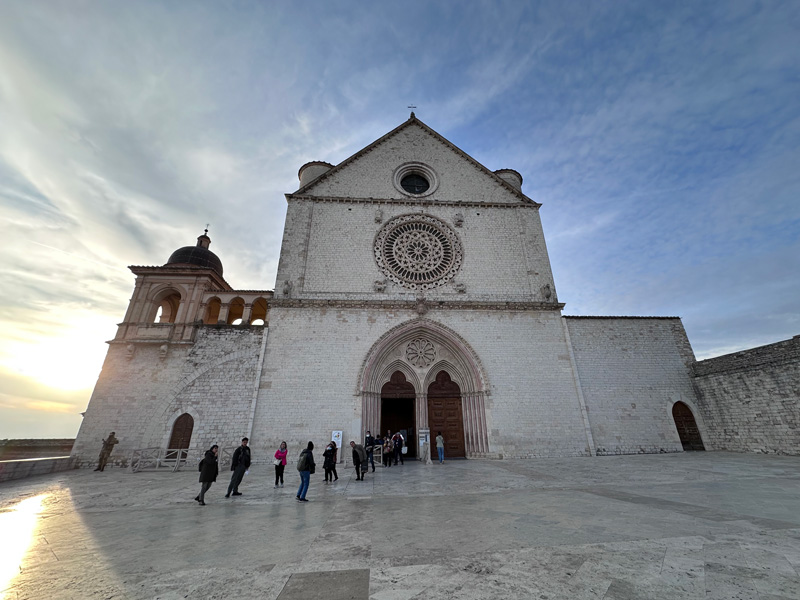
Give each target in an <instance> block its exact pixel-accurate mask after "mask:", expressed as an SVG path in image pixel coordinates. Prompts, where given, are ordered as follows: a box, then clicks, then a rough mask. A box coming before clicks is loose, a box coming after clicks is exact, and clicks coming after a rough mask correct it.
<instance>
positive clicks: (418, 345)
mask: <svg viewBox="0 0 800 600" xmlns="http://www.w3.org/2000/svg"><path fill="white" fill-rule="evenodd" d="M406 358H407V359H408V362H410V363H411V364H412V365H414V366H415V367H429V366H430V365H431V363H432V362H433V359H434V358H436V348H434V347H433V344H431V343H430V342H429V341H428V340H426V339H422V338H420V339H416V340H414V341H412V342H410V343H409V344H408V346H407V347H406Z"/></svg>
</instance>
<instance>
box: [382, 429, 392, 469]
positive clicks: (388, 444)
mask: <svg viewBox="0 0 800 600" xmlns="http://www.w3.org/2000/svg"><path fill="white" fill-rule="evenodd" d="M391 433H392V432H391V431H390V432H388V433H387V434H386V438H385V439H384V440H383V466H384V467H391V466H392V460H394V457H393V456H392V455H393V454H394V445H393V443H392V435H391Z"/></svg>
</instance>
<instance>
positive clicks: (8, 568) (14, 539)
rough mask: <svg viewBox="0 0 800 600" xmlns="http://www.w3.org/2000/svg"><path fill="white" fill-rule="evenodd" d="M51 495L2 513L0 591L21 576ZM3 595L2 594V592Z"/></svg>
mask: <svg viewBox="0 0 800 600" xmlns="http://www.w3.org/2000/svg"><path fill="white" fill-rule="evenodd" d="M49 495H50V494H40V495H39V496H34V497H33V498H28V499H27V500H23V501H22V502H20V503H19V504H17V505H16V506H15V507H13V508H11V509H10V510H6V511H3V512H0V532H2V537H3V543H2V544H0V590H5V589H6V588H7V587H8V585H9V584H10V583H11V580H12V579H14V577H16V576H17V575H18V574H19V569H20V566H21V565H22V559H23V558H25V554H26V553H27V551H28V548H30V546H31V542H33V534H34V533H35V531H36V524H37V522H38V517H39V513H40V512H41V511H42V503H43V502H44V500H45V498H47V497H48V496H49ZM0 593H2V592H0Z"/></svg>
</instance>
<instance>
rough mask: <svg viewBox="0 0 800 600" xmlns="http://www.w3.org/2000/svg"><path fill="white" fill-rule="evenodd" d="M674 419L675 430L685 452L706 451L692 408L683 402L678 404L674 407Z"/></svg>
mask: <svg viewBox="0 0 800 600" xmlns="http://www.w3.org/2000/svg"><path fill="white" fill-rule="evenodd" d="M672 418H673V419H674V420H675V428H676V429H677V430H678V437H680V439H681V446H683V450H684V451H687V452H688V451H691V450H705V449H706V448H705V446H704V445H703V439H702V438H701V437H700V428H699V427H697V421H696V420H695V418H694V414H693V413H692V409H691V408H689V407H688V406H686V405H685V404H684V403H683V402H676V403H675V404H674V405H673V406H672Z"/></svg>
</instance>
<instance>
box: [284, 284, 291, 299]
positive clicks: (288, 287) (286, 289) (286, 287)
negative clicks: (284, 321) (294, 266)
mask: <svg viewBox="0 0 800 600" xmlns="http://www.w3.org/2000/svg"><path fill="white" fill-rule="evenodd" d="M283 295H284V296H286V297H287V298H289V297H290V296H291V295H292V282H291V281H284V282H283Z"/></svg>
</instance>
